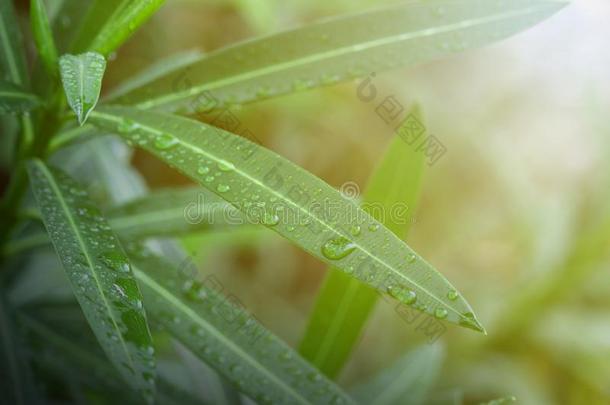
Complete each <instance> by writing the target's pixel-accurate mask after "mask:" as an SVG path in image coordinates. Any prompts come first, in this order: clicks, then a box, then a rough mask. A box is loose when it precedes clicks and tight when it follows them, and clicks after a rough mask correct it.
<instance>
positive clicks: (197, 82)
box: [116, 0, 566, 111]
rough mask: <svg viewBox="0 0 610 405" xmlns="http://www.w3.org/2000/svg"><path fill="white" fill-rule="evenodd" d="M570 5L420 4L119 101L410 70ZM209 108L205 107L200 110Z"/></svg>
mask: <svg viewBox="0 0 610 405" xmlns="http://www.w3.org/2000/svg"><path fill="white" fill-rule="evenodd" d="M565 4H566V3H565V2H560V1H551V0H512V1H510V2H497V1H488V0H457V1H456V0H419V1H411V2H408V3H407V4H403V5H399V6H392V7H388V8H385V9H381V10H376V11H370V12H366V13H362V14H357V15H352V16H347V17H341V18H337V19H332V20H326V21H324V22H319V23H317V24H313V25H308V26H305V27H302V28H298V29H295V30H292V31H286V32H282V33H279V34H275V35H271V36H266V37H262V38H258V39H254V40H250V41H246V42H243V43H240V44H236V45H233V46H230V47H227V48H223V49H221V50H218V51H215V52H212V53H210V54H209V55H208V57H207V58H205V59H204V60H202V61H199V62H195V63H193V64H191V65H189V66H185V67H182V68H179V69H177V70H175V71H174V72H173V73H170V74H167V75H165V76H164V77H163V78H159V79H158V80H156V81H155V82H154V83H152V84H151V85H150V86H146V87H142V88H139V89H136V90H134V91H132V92H130V93H129V94H126V95H124V96H123V97H120V98H119V99H118V100H116V102H117V103H118V104H129V103H133V104H138V105H139V106H140V107H142V108H156V107H162V108H164V109H174V110H175V109H178V108H182V109H185V110H187V111H191V110H197V109H201V108H202V107H203V106H205V108H210V106H209V105H207V103H203V102H202V101H201V95H202V93H203V92H206V91H208V92H210V95H212V96H214V97H215V98H216V99H217V100H220V101H227V102H236V103H246V102H249V101H253V100H257V99H261V98H266V97H271V96H277V95H281V94H285V93H290V92H293V91H297V90H302V89H308V88H313V87H317V86H321V85H326V84H332V83H336V82H339V81H344V80H349V79H352V78H354V77H359V76H363V75H365V74H368V73H370V72H374V71H381V70H387V69H390V68H394V67H397V66H412V65H415V64H418V63H423V62H427V61H430V60H433V59H437V58H439V57H441V56H445V55H448V54H452V53H455V52H458V51H462V50H465V49H470V48H475V47H480V46H483V45H486V44H489V43H493V42H495V41H498V40H500V39H503V38H506V37H509V36H511V35H513V34H515V33H517V32H519V31H522V30H524V29H526V28H528V27H531V26H532V25H534V24H536V23H537V22H539V21H541V20H543V19H545V18H547V17H549V16H550V15H552V14H553V13H555V12H556V11H557V10H559V9H560V8H562V7H563V6H564V5H565ZM202 104H203V105H202Z"/></svg>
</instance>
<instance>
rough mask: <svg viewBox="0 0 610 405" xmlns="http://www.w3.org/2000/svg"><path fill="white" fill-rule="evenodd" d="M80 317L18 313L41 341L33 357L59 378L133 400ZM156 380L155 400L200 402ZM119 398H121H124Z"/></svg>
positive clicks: (187, 402) (176, 402) (171, 402)
mask: <svg viewBox="0 0 610 405" xmlns="http://www.w3.org/2000/svg"><path fill="white" fill-rule="evenodd" d="M37 309H38V308H37ZM30 312H31V311H30ZM76 315H78V314H76ZM64 317H65V315H64ZM81 318H82V317H78V316H77V317H76V318H75V319H70V320H69V322H68V321H66V320H65V319H60V320H58V319H46V318H42V319H41V317H40V316H37V314H33V313H25V312H22V313H20V314H19V320H20V323H21V324H23V325H24V326H25V327H26V329H27V330H28V332H29V333H30V334H31V335H33V336H35V337H36V338H38V339H39V340H40V341H41V342H43V345H41V346H42V347H41V348H40V349H39V350H37V351H36V356H35V357H34V359H35V360H36V361H37V362H39V363H41V365H43V366H46V367H48V368H49V369H51V370H52V371H53V372H55V373H56V374H57V375H59V376H61V377H62V378H63V379H68V378H70V379H74V380H76V381H77V382H79V383H80V384H84V385H86V386H89V387H92V388H97V389H100V388H101V389H103V390H104V391H110V392H114V393H117V394H118V393H120V394H123V395H124V394H126V395H127V396H128V399H129V401H128V403H137V402H138V398H137V397H136V396H135V395H133V392H125V389H124V388H126V387H125V385H124V382H123V381H121V380H119V379H118V378H117V374H116V373H115V372H114V369H113V368H112V365H111V364H110V363H108V361H107V360H106V359H105V358H104V357H103V356H104V353H103V352H101V351H100V350H99V347H95V346H93V344H95V341H91V339H90V336H89V333H87V332H88V330H87V325H86V324H84V323H83V322H82V321H81ZM51 325H53V326H52V327H51ZM68 331H70V332H68ZM83 335H84V336H83ZM93 339H95V338H94V337H93ZM157 384H158V387H159V388H158V392H157V397H156V400H157V401H158V402H159V403H162V404H181V405H182V404H196V403H200V402H199V401H197V400H196V399H195V398H193V397H192V396H191V395H189V394H188V393H185V392H184V391H183V390H180V389H179V388H177V387H175V386H174V385H173V384H172V383H171V382H169V381H167V379H165V378H162V377H160V376H159V377H158V378H157ZM121 400H122V401H124V400H125V398H121Z"/></svg>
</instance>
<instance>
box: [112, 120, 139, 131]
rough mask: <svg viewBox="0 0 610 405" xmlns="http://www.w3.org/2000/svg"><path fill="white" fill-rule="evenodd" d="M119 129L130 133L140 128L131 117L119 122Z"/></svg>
mask: <svg viewBox="0 0 610 405" xmlns="http://www.w3.org/2000/svg"><path fill="white" fill-rule="evenodd" d="M117 129H118V130H119V132H120V133H122V134H129V133H131V132H133V131H135V130H136V129H138V124H136V123H135V122H134V121H132V120H130V119H124V120H122V121H121V122H120V123H119V126H118V128H117Z"/></svg>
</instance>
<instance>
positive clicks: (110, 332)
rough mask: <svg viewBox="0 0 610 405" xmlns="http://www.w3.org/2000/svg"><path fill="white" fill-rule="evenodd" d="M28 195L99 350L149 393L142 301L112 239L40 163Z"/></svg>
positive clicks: (82, 198)
mask: <svg viewBox="0 0 610 405" xmlns="http://www.w3.org/2000/svg"><path fill="white" fill-rule="evenodd" d="M28 172H29V175H30V180H31V182H32V191H33V192H34V196H35V197H36V201H37V202H38V206H39V208H40V210H41V213H42V218H43V221H44V223H45V226H46V228H47V231H48V232H49V235H50V237H51V240H52V242H53V245H54V247H55V250H56V252H57V254H58V256H59V258H60V259H61V262H62V264H63V266H64V269H65V270H66V273H67V275H68V278H69V279H70V282H71V284H72V288H73V291H74V294H75V295H76V298H77V299H78V301H79V303H80V305H81V308H82V309H83V312H84V314H85V316H86V317H87V320H88V321H89V324H90V325H91V328H92V329H93V331H94V333H95V335H96V337H97V339H98V341H99V342H100V345H101V346H102V348H103V349H104V351H105V352H106V354H107V356H108V357H109V359H110V360H111V361H112V363H113V364H114V365H115V367H116V368H117V369H118V371H119V372H120V373H121V375H122V376H123V377H124V378H125V380H126V381H127V382H128V384H130V385H131V386H132V387H133V388H134V389H136V390H137V391H139V392H141V393H142V394H143V395H144V396H145V397H150V396H151V395H152V393H153V391H154V375H155V369H154V356H153V352H152V350H153V349H152V343H151V337H150V332H149V330H148V325H147V322H146V315H145V313H144V309H143V308H142V298H141V294H140V291H139V289H138V285H137V284H136V282H135V279H134V277H133V273H132V270H131V267H130V265H129V261H128V260H127V257H126V255H125V253H124V252H123V250H122V248H121V246H120V244H119V241H118V239H117V238H116V237H115V236H114V235H113V234H112V232H111V231H110V227H109V226H108V224H107V222H106V221H105V219H104V218H103V217H102V216H101V214H100V212H99V210H98V209H97V208H96V207H95V206H94V205H93V204H92V203H91V201H90V200H89V198H88V197H87V195H86V193H85V192H84V191H83V190H82V188H81V187H80V186H79V185H78V184H77V183H76V182H75V181H73V180H72V179H70V178H69V177H68V176H67V175H65V174H63V173H62V172H59V171H55V170H51V169H49V168H48V167H46V166H45V165H44V163H42V162H41V161H38V160H34V161H31V162H29V164H28Z"/></svg>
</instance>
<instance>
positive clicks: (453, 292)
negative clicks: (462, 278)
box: [447, 290, 458, 301]
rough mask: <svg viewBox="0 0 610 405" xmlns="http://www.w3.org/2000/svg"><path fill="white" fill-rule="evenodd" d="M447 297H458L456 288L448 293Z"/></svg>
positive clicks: (451, 298)
mask: <svg viewBox="0 0 610 405" xmlns="http://www.w3.org/2000/svg"><path fill="white" fill-rule="evenodd" d="M447 298H449V300H450V301H455V300H457V299H458V293H457V291H455V290H451V291H449V292H448V293H447Z"/></svg>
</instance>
